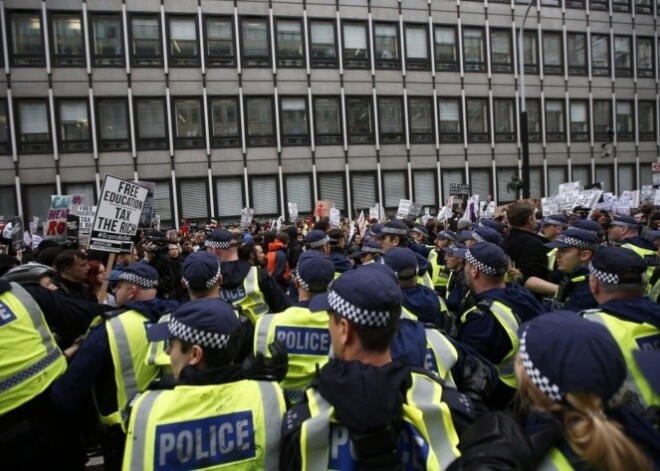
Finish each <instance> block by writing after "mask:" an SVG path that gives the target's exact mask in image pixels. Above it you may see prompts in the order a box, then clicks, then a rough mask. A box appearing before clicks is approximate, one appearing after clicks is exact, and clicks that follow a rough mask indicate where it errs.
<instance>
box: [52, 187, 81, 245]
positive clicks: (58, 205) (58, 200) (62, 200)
mask: <svg viewBox="0 0 660 471" xmlns="http://www.w3.org/2000/svg"><path fill="white" fill-rule="evenodd" d="M84 198H85V196H84V195H70V196H67V195H53V196H51V198H50V209H49V210H48V221H47V223H46V227H44V239H52V240H55V241H57V242H66V221H67V217H68V216H69V213H75V211H76V210H77V208H78V206H79V205H80V204H82V202H83V199H84Z"/></svg>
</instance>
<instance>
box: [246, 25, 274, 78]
mask: <svg viewBox="0 0 660 471" xmlns="http://www.w3.org/2000/svg"><path fill="white" fill-rule="evenodd" d="M269 44H270V43H269V41H268V22H267V21H266V19H264V18H243V19H241V47H242V50H243V61H242V65H243V66H244V67H270V46H269Z"/></svg>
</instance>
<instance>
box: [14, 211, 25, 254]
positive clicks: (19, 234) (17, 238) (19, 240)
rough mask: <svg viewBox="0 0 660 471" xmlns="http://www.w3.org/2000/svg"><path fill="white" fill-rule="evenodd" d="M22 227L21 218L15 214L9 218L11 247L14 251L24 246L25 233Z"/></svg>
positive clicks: (18, 250)
mask: <svg viewBox="0 0 660 471" xmlns="http://www.w3.org/2000/svg"><path fill="white" fill-rule="evenodd" d="M24 232H25V231H24V229H23V218H22V217H21V216H16V217H14V218H12V220H11V247H12V249H13V250H14V252H20V251H21V250H23V249H24V248H25V235H24Z"/></svg>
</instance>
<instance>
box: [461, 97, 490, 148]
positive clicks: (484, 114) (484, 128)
mask: <svg viewBox="0 0 660 471" xmlns="http://www.w3.org/2000/svg"><path fill="white" fill-rule="evenodd" d="M466 106H467V135H468V142H488V140H489V139H490V133H489V127H488V100H487V99H486V98H468V99H467V104H466Z"/></svg>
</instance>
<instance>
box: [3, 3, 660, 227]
mask: <svg viewBox="0 0 660 471" xmlns="http://www.w3.org/2000/svg"><path fill="white" fill-rule="evenodd" d="M535 2H536V3H535V4H534V5H533V6H532V9H531V12H530V15H529V18H528V19H527V21H526V23H525V25H524V46H523V52H522V54H523V57H524V64H525V70H526V74H525V83H526V97H527V100H526V103H527V110H528V116H529V125H528V131H529V139H530V162H531V178H530V187H531V195H532V196H533V197H540V196H544V195H549V194H553V193H556V191H557V190H556V189H557V185H558V184H560V183H563V182H565V181H574V180H580V181H581V182H582V183H583V184H588V183H591V182H595V181H601V182H603V183H604V186H605V190H606V191H614V192H617V193H620V192H621V191H623V190H626V189H635V188H638V187H639V186H640V185H643V184H648V183H650V182H651V179H652V175H651V165H650V164H651V162H655V161H656V157H657V156H658V155H660V139H659V136H660V132H659V130H658V126H659V122H660V117H659V114H658V113H659V109H660V106H659V105H660V103H659V101H658V100H659V98H658V80H659V62H660V60H659V58H660V57H659V52H660V44H659V37H658V13H659V10H660V1H659V0H535ZM526 8H527V3H526V2H521V3H520V4H519V3H518V2H516V0H510V1H509V0H507V1H493V0H484V1H483V2H482V1H464V0H456V1H449V0H402V1H396V0H336V1H321V0H310V1H304V0H289V1H277V0H270V1H266V0H263V1H248V0H240V1H237V0H235V1H219V0H123V1H122V0H49V1H41V0H5V1H0V28H1V30H2V36H1V38H0V39H1V40H2V57H1V58H0V60H1V61H2V64H0V66H2V67H3V68H4V71H5V75H4V77H2V78H1V79H0V97H1V99H0V154H1V155H0V168H1V169H2V172H0V214H3V215H13V214H23V215H25V216H27V217H30V218H31V217H32V216H37V217H40V218H41V219H43V218H44V217H45V214H46V211H47V205H48V202H49V196H50V195H51V194H73V193H83V194H85V195H86V198H87V201H90V200H94V199H95V196H96V195H97V194H98V190H99V186H100V184H101V182H102V179H103V175H104V174H106V173H110V174H113V175H116V176H119V177H122V178H126V179H131V180H132V179H136V180H144V181H154V182H156V207H157V212H158V213H159V214H160V215H161V218H162V220H163V221H164V222H166V223H168V224H169V223H171V224H176V223H177V221H180V220H181V219H182V218H190V219H205V218H208V217H211V216H215V217H218V218H220V219H226V220H237V219H238V217H239V215H240V211H241V208H242V207H244V206H249V207H252V208H254V209H255V215H256V217H257V218H269V217H274V216H277V215H279V214H286V210H287V203H289V202H295V203H297V204H298V209H299V212H300V213H301V214H304V213H309V212H310V211H312V210H313V206H314V201H316V200H320V199H324V200H332V201H334V202H335V205H336V207H338V208H339V209H340V210H341V211H342V213H343V215H347V214H349V213H350V215H352V216H355V215H356V213H357V212H359V210H360V209H364V208H367V207H369V206H372V205H373V204H374V203H375V202H379V203H381V204H382V205H383V206H384V207H385V208H395V207H396V206H397V205H398V201H399V199H400V198H410V199H413V200H414V201H416V202H419V203H422V204H423V205H424V206H430V207H432V208H437V207H438V206H439V205H441V204H442V201H443V200H444V198H445V197H446V196H447V195H448V191H449V184H450V183H469V184H471V186H472V192H473V193H475V194H479V195H481V196H482V197H485V196H487V195H492V196H493V197H494V198H495V199H496V200H497V201H498V202H502V201H508V200H512V199H515V198H516V196H515V195H514V194H512V193H508V192H507V183H508V182H509V181H510V180H511V178H512V177H513V176H514V175H518V174H519V169H520V162H521V159H520V155H521V151H520V149H521V142H520V133H519V132H518V130H519V107H520V103H519V99H518V98H519V97H518V82H519V80H520V77H519V73H518V63H519V59H520V57H519V51H518V50H517V47H514V46H515V44H516V43H517V32H518V28H520V27H521V20H522V17H523V15H524V12H525V10H526ZM608 131H609V132H608ZM607 142H612V144H613V146H612V147H613V151H612V153H611V154H610V155H608V156H606V157H602V156H601V155H602V153H603V152H602V151H603V144H605V143H607Z"/></svg>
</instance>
